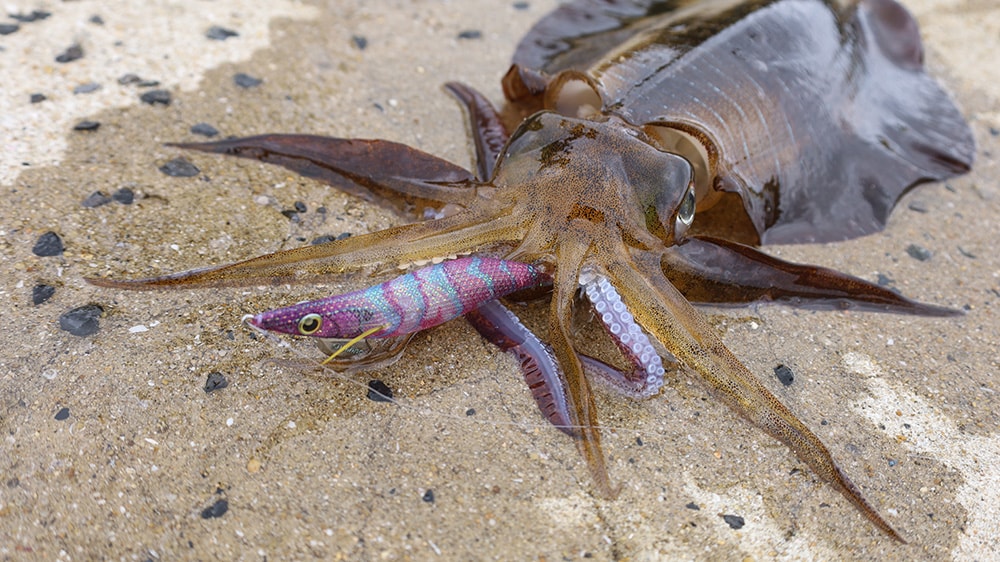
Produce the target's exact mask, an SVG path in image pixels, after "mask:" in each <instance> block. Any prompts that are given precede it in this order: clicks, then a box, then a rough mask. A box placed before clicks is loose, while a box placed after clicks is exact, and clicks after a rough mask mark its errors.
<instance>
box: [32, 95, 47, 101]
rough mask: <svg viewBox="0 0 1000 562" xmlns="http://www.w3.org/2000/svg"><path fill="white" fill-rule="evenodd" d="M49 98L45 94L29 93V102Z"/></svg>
mask: <svg viewBox="0 0 1000 562" xmlns="http://www.w3.org/2000/svg"><path fill="white" fill-rule="evenodd" d="M47 99H49V98H47V97H45V94H31V103H42V102H43V101H45V100H47Z"/></svg>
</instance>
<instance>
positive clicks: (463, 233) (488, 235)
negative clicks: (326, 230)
mask: <svg viewBox="0 0 1000 562" xmlns="http://www.w3.org/2000/svg"><path fill="white" fill-rule="evenodd" d="M484 207H485V205H484ZM521 220H522V219H518V218H517V217H514V216H512V215H511V214H510V213H508V212H504V211H503V210H500V209H495V208H493V209H483V210H480V211H471V210H467V211H462V212H460V213H457V214H455V215H452V216H449V217H445V218H442V219H437V220H433V221H426V222H420V223H414V224H408V225H403V226H397V227H395V228H389V229H386V230H382V231H379V232H374V233H371V234H365V235H363V236H352V237H350V238H346V239H344V240H334V241H331V242H327V243H324V244H317V245H314V246H305V247H302V248H294V249H291V250H285V251H281V252H275V253H273V254H267V255H264V256H260V257H257V258H252V259H248V260H244V261H241V262H237V263H234V264H230V265H224V266H216V267H208V268H202V269H194V270H190V271H184V272H180V273H174V274H171V275H164V276H160V277H151V278H146V279H128V280H115V279H104V278H89V279H87V282H89V283H91V284H93V285H97V286H100V287H111V288H118V289H172V288H177V289H190V288H196V287H245V286H248V285H276V284H280V283H305V282H308V281H315V280H317V279H319V278H322V277H324V276H330V275H336V274H343V273H347V272H352V271H361V270H364V269H366V268H372V267H375V266H379V265H385V264H393V265H395V264H407V263H413V262H419V261H425V260H431V259H434V258H438V257H445V256H449V255H453V254H456V253H463V252H471V251H475V250H477V249H482V248H488V247H494V246H496V245H497V244H500V243H502V241H504V240H517V239H518V238H519V237H520V231H521V226H520V223H521Z"/></svg>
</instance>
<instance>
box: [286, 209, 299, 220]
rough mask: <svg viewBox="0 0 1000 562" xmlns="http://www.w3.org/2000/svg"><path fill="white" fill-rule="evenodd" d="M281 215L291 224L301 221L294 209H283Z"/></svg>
mask: <svg viewBox="0 0 1000 562" xmlns="http://www.w3.org/2000/svg"><path fill="white" fill-rule="evenodd" d="M281 214H283V215H285V218H287V219H288V220H290V221H292V222H299V221H300V220H302V219H300V218H299V213H298V212H297V211H296V210H295V209H285V210H283V211H281Z"/></svg>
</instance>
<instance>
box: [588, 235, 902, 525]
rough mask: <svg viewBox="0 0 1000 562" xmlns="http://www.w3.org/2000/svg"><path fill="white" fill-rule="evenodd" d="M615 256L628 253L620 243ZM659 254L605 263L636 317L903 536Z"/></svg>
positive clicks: (739, 407) (728, 398)
mask: <svg viewBox="0 0 1000 562" xmlns="http://www.w3.org/2000/svg"><path fill="white" fill-rule="evenodd" d="M619 255H624V256H628V255H630V254H629V253H628V251H627V250H626V249H625V248H621V249H620V252H619ZM661 259H662V253H657V252H650V251H635V252H633V253H631V259H624V260H618V261H615V262H613V263H610V264H608V265H607V269H608V274H609V276H610V277H611V279H612V282H613V283H614V284H615V286H616V287H618V288H619V290H620V291H621V292H622V296H623V297H624V299H625V302H626V303H634V304H638V303H642V306H641V307H634V308H633V310H634V311H635V314H636V320H637V321H638V322H639V324H640V325H642V326H643V327H645V328H646V329H648V330H649V331H650V332H651V333H652V334H653V335H654V337H656V338H657V339H658V340H659V341H660V342H661V343H663V345H664V346H666V348H667V350H668V351H670V352H671V353H672V354H674V355H675V356H676V357H677V358H678V359H680V360H681V361H683V362H684V363H685V364H687V365H688V366H689V367H690V368H692V369H694V370H696V371H697V372H698V374H699V375H700V376H701V377H702V379H704V381H705V382H707V383H708V385H709V386H711V387H712V389H713V390H715V391H716V392H717V393H718V395H719V396H720V397H721V398H722V399H723V400H724V401H725V402H726V403H727V404H729V405H730V407H732V408H733V409H735V410H736V411H737V412H739V413H740V414H742V415H743V416H745V417H746V418H747V419H749V420H750V421H751V422H753V423H754V424H756V425H757V426H758V427H761V428H762V429H764V430H765V431H767V432H768V433H770V434H771V435H772V436H774V437H776V438H778V439H779V440H781V441H782V442H784V443H785V444H786V445H788V446H789V447H790V448H791V449H792V451H793V452H794V453H795V454H796V455H797V456H798V457H799V458H800V459H802V460H803V461H804V462H805V463H806V464H808V465H809V466H810V468H812V470H813V471H815V472H816V473H817V474H819V475H820V476H821V477H823V479H825V480H826V481H827V482H829V483H831V484H832V485H833V486H834V487H835V488H837V489H838V490H839V491H840V492H841V493H842V494H843V495H844V496H845V497H846V498H847V499H848V500H849V501H850V502H851V503H852V504H854V505H855V507H857V508H858V509H859V510H860V511H861V512H862V513H863V514H864V515H865V517H867V518H868V519H869V520H870V521H871V522H872V523H874V524H875V526H876V527H878V528H879V529H881V530H882V531H884V532H885V533H886V534H888V535H889V536H891V537H893V538H895V539H896V540H898V541H900V542H905V541H904V540H903V538H902V537H901V536H900V535H899V533H897V532H896V530H895V529H893V528H892V526H890V525H889V523H887V522H886V521H885V520H884V519H882V516H881V515H879V514H878V512H877V511H875V509H874V508H873V507H872V506H871V505H870V504H868V502H867V501H866V500H865V499H864V498H863V497H862V495H861V492H860V490H859V489H858V488H857V486H856V485H855V484H854V483H852V482H851V481H850V480H849V479H848V477H847V476H846V475H845V474H844V472H843V471H842V470H841V469H840V467H838V466H837V464H836V463H835V462H834V460H833V457H832V456H831V455H830V452H829V451H828V450H827V448H826V446H825V445H823V443H822V441H820V439H819V437H817V436H816V435H815V434H814V433H813V432H812V431H810V430H809V428H808V427H806V426H805V424H803V423H802V422H801V421H799V420H798V418H796V417H795V415H794V414H793V413H792V412H791V411H790V410H789V409H788V407H786V406H785V405H784V404H782V403H781V401H779V400H778V399H777V397H775V396H774V395H773V394H771V392H770V391H769V390H767V388H766V387H765V386H764V385H763V384H761V383H760V381H759V380H757V378H756V377H754V375H753V374H752V373H751V372H750V371H749V370H748V369H747V368H746V367H745V366H744V365H743V364H742V363H741V362H740V361H739V360H738V359H737V358H736V357H735V356H734V355H733V354H732V352H730V351H729V349H728V348H726V346H725V344H723V343H722V340H721V339H720V338H719V337H718V336H717V335H716V334H715V332H714V330H713V329H712V327H711V326H709V325H708V323H707V321H706V320H705V319H704V317H703V316H702V315H701V314H699V313H698V311H696V310H695V309H694V307H693V306H691V304H690V303H689V302H688V301H687V300H686V299H685V298H684V296H683V295H682V294H681V293H680V292H679V291H678V290H677V289H676V288H674V286H673V285H671V284H670V282H669V281H668V280H667V279H666V277H665V276H664V275H663V272H662V269H661V268H662V264H661Z"/></svg>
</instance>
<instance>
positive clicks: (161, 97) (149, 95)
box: [139, 90, 170, 105]
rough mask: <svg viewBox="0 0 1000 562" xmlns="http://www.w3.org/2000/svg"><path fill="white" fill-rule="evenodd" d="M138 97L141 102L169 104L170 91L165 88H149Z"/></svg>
mask: <svg viewBox="0 0 1000 562" xmlns="http://www.w3.org/2000/svg"><path fill="white" fill-rule="evenodd" d="M139 99H140V100H141V101H142V103H148V104H149V105H156V104H160V105H170V92H169V91H167V90H150V91H148V92H144V93H143V94H142V95H141V96H139Z"/></svg>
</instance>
